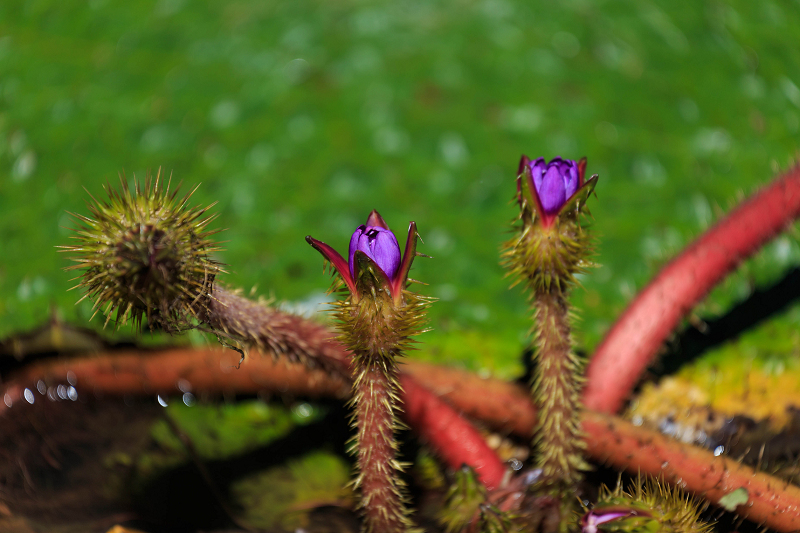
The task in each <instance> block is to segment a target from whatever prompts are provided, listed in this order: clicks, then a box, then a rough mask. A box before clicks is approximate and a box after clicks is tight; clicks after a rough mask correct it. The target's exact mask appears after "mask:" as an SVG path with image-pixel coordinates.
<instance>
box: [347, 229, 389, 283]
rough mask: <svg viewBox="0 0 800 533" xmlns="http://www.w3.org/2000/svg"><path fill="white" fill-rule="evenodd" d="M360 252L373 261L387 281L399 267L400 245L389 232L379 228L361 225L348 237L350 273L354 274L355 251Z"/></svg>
mask: <svg viewBox="0 0 800 533" xmlns="http://www.w3.org/2000/svg"><path fill="white" fill-rule="evenodd" d="M357 250H361V251H362V252H364V253H365V254H367V257H369V258H370V259H372V260H373V261H375V263H376V264H377V265H378V266H379V267H380V269H381V270H383V272H384V273H385V274H386V277H388V278H389V279H391V278H393V277H394V275H395V273H396V272H397V269H398V267H399V266H400V245H399V244H397V237H395V236H394V233H392V232H391V231H390V230H388V229H385V228H382V227H380V226H366V225H364V224H361V225H360V226H359V227H358V228H357V229H356V231H355V233H353V236H352V237H350V262H349V263H350V272H355V270H356V269H355V265H354V259H355V255H356V251H357Z"/></svg>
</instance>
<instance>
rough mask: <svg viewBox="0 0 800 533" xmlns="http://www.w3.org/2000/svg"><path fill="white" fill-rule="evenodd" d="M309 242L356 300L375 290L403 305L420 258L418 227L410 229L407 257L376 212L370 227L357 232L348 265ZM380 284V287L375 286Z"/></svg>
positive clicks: (317, 243) (321, 244) (334, 253)
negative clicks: (414, 265) (411, 272)
mask: <svg viewBox="0 0 800 533" xmlns="http://www.w3.org/2000/svg"><path fill="white" fill-rule="evenodd" d="M306 241H307V242H308V243H309V244H310V245H311V246H313V247H314V248H315V249H316V250H317V251H318V252H319V253H321V254H322V255H323V257H325V259H327V260H328V261H330V263H331V264H332V265H333V268H335V269H336V271H337V272H338V273H339V275H340V276H341V277H342V280H343V281H344V282H345V285H347V288H348V289H349V290H350V294H352V295H353V297H354V298H360V297H361V295H362V293H368V292H372V289H374V288H379V289H386V290H388V292H389V293H390V294H391V296H392V298H393V299H394V301H395V303H396V304H398V305H399V304H400V303H401V302H402V294H403V289H404V288H405V286H406V282H407V281H408V271H409V270H410V269H411V262H412V261H413V260H414V257H415V256H416V255H417V224H416V223H415V222H411V223H410V224H409V226H408V239H407V240H406V249H405V253H404V254H403V255H402V256H401V255H400V245H399V244H398V243H397V238H396V237H395V236H394V233H392V231H391V230H390V229H389V226H388V225H387V224H386V221H384V220H383V218H382V217H381V215H380V214H379V213H378V212H377V211H374V210H373V211H372V213H370V214H369V218H367V223H366V224H362V225H360V226H359V227H358V228H356V231H355V233H353V235H352V236H351V237H350V249H349V254H348V259H349V260H348V261H345V260H344V257H342V256H341V254H339V252H337V251H336V250H334V249H333V248H331V247H330V246H328V245H327V244H325V243H324V242H322V241H318V240H317V239H314V238H313V237H311V236H310V235H309V236H307V237H306ZM376 283H377V285H378V286H377V287H375V284H376Z"/></svg>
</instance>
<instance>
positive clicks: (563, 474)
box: [531, 294, 589, 503]
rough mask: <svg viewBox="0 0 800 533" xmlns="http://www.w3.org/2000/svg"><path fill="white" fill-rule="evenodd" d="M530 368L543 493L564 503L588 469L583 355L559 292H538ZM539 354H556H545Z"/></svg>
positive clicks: (565, 304) (538, 461)
mask: <svg viewBox="0 0 800 533" xmlns="http://www.w3.org/2000/svg"><path fill="white" fill-rule="evenodd" d="M534 340H535V342H534V344H535V346H536V348H535V351H534V357H536V362H537V372H535V373H534V378H533V382H532V384H531V390H532V393H533V396H534V398H535V399H536V402H537V407H538V408H539V410H540V411H539V417H538V420H539V422H538V425H537V431H536V436H535V439H534V448H535V449H536V451H537V466H538V467H539V468H541V469H542V474H543V475H542V478H541V479H542V485H543V488H544V489H545V491H546V492H548V493H550V494H551V495H553V496H556V497H560V498H562V499H563V500H565V501H566V502H568V503H569V502H572V501H573V491H574V489H575V488H576V487H577V485H578V483H580V481H581V480H582V478H583V476H582V474H581V472H582V471H585V470H587V469H588V468H589V465H588V463H587V462H586V461H585V460H584V458H583V456H584V450H585V448H586V443H585V442H584V440H583V433H582V432H581V428H580V411H581V402H580V393H581V389H582V387H583V383H584V377H583V369H584V362H583V360H582V359H581V358H580V357H579V356H578V355H577V354H576V353H575V352H574V351H573V349H572V345H573V343H572V339H571V333H570V328H569V310H568V307H567V302H566V299H565V298H564V297H563V295H560V294H559V295H552V294H547V295H543V296H542V297H540V298H539V299H538V300H537V302H536V306H535V309H534ZM543 354H557V356H555V357H553V356H550V357H547V356H543Z"/></svg>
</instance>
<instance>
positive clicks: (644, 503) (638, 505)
mask: <svg viewBox="0 0 800 533" xmlns="http://www.w3.org/2000/svg"><path fill="white" fill-rule="evenodd" d="M699 515H700V509H699V506H698V504H697V502H696V501H695V500H694V499H693V498H692V497H691V496H689V495H687V494H685V493H684V492H683V491H682V490H681V489H679V488H677V487H672V486H670V485H667V484H664V483H660V482H658V481H655V480H652V479H648V480H647V481H643V480H642V479H639V480H637V482H636V483H635V484H634V485H633V486H632V487H631V488H630V489H629V490H628V491H625V490H623V489H622V484H621V483H620V484H618V485H617V488H616V489H614V490H613V491H611V490H609V489H608V488H606V487H603V488H602V489H601V492H600V498H599V501H598V502H597V504H596V505H595V506H594V508H592V510H591V511H588V512H586V514H584V515H583V518H581V527H582V531H583V533H597V532H598V531H605V532H614V533H617V532H619V533H707V532H709V531H711V530H712V528H711V525H710V524H707V523H705V522H703V521H701V520H700V519H699Z"/></svg>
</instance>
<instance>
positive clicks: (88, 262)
mask: <svg viewBox="0 0 800 533" xmlns="http://www.w3.org/2000/svg"><path fill="white" fill-rule="evenodd" d="M160 178H161V171H160V169H159V172H158V174H157V175H156V177H155V179H152V178H151V176H150V175H148V176H147V177H146V178H145V181H144V183H143V184H142V183H141V182H138V181H136V178H135V177H134V186H133V189H132V190H131V189H130V188H129V187H128V183H127V181H126V180H125V177H124V176H122V175H121V176H120V183H121V185H122V187H121V190H120V191H118V190H115V189H112V188H111V187H110V186H106V187H105V189H106V193H107V194H108V199H107V200H105V201H98V200H96V199H95V198H94V197H92V202H87V205H88V208H89V211H90V212H91V216H90V217H87V216H83V215H78V214H74V213H72V216H74V217H75V218H76V219H77V220H78V222H79V223H80V227H78V228H77V229H76V230H75V233H76V235H74V236H73V237H72V238H73V239H75V240H77V241H78V243H77V244H75V245H72V246H61V247H60V248H62V251H65V252H68V253H71V254H73V255H72V257H71V258H70V259H72V260H73V261H75V262H76V263H77V264H75V265H72V266H70V267H68V268H67V270H83V273H82V274H81V275H80V276H79V277H78V278H76V279H77V280H80V281H79V283H78V285H76V286H75V287H73V289H75V288H81V289H83V291H84V293H85V294H84V296H83V297H82V298H81V300H79V301H82V300H83V299H85V298H89V299H91V300H93V301H94V306H93V309H94V311H95V314H97V312H98V311H102V312H103V313H104V314H105V315H106V321H105V325H107V324H108V322H109V321H110V320H111V318H112V316H114V315H115V314H116V322H117V324H118V325H121V324H125V323H126V322H128V321H129V320H130V321H132V322H133V324H134V326H135V327H136V328H139V329H140V328H141V326H142V320H143V319H146V320H147V324H148V326H149V327H150V328H151V329H152V328H153V327H154V326H158V327H160V328H162V329H165V330H167V331H170V332H175V331H180V330H182V329H185V328H187V327H191V324H192V322H193V321H194V320H196V319H197V318H198V313H201V312H202V311H204V310H206V309H207V304H208V299H209V298H210V297H211V292H212V289H213V284H214V279H215V277H216V275H217V273H219V272H222V271H223V270H222V265H221V263H219V262H217V261H216V260H214V259H212V258H211V255H210V254H212V253H213V252H216V251H218V250H219V248H218V246H217V243H216V242H214V241H213V240H212V239H211V236H212V235H214V234H215V233H217V232H218V231H219V230H209V229H207V227H208V225H209V223H211V221H212V220H214V218H216V217H215V215H211V216H209V215H207V214H206V213H207V211H208V210H209V209H210V208H211V207H212V206H213V204H212V205H210V206H208V207H206V208H201V207H187V203H188V202H189V199H190V198H191V196H192V194H193V193H194V192H195V191H196V190H197V188H195V189H194V190H192V191H191V192H190V193H188V194H186V195H185V196H183V197H181V198H179V197H178V196H177V194H178V188H179V187H176V188H175V189H174V190H173V191H170V181H167V184H166V187H164V186H163V185H164V184H163V181H162V180H161V179H160ZM90 196H91V195H90ZM92 317H94V315H92Z"/></svg>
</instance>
